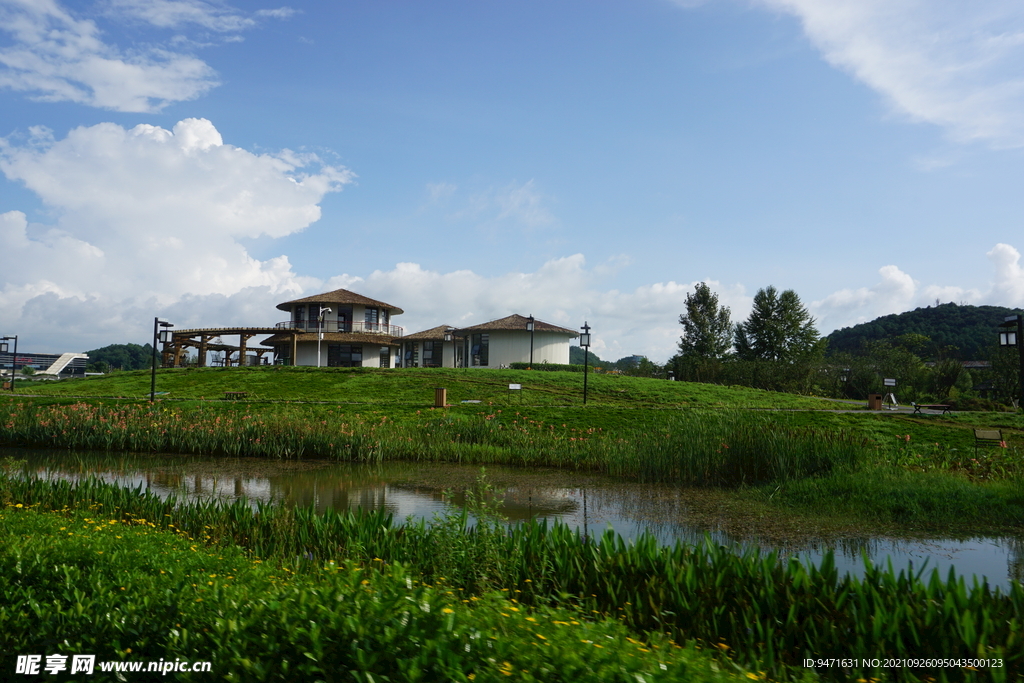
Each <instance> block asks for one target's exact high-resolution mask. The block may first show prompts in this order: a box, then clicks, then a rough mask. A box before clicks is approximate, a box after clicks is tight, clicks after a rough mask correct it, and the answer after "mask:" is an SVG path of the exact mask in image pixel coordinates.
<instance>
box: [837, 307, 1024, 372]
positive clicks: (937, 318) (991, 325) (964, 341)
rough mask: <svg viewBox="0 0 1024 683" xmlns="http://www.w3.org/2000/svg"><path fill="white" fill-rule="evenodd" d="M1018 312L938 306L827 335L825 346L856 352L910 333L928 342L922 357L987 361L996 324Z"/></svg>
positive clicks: (999, 308) (999, 309) (839, 350)
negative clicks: (877, 342)
mask: <svg viewBox="0 0 1024 683" xmlns="http://www.w3.org/2000/svg"><path fill="white" fill-rule="evenodd" d="M1018 312H1019V311H1017V310H1014V309H1012V308H1004V307H1003V306H968V305H958V304H955V303H948V304H939V305H936V306H928V307H927V308H918V309H915V310H913V311H907V312H905V313H896V314H893V315H884V316H882V317H880V318H876V319H875V320H872V321H871V322H867V323H861V324H859V325H854V326H853V327H844V328H843V329H841V330H836V331H835V332H833V333H832V334H830V335H828V337H827V339H828V346H829V350H830V351H832V352H846V353H856V352H858V351H860V350H861V349H862V348H863V347H864V346H865V345H866V344H868V343H870V342H876V341H882V340H885V339H893V338H896V337H901V336H904V335H909V334H913V335H918V336H921V337H925V338H926V339H927V340H928V344H927V345H926V347H925V348H923V349H921V353H922V355H923V356H924V357H925V358H928V359H932V360H938V359H939V358H941V357H944V356H946V355H950V354H951V355H952V356H953V357H954V358H960V359H962V360H981V359H986V358H988V351H989V349H990V348H991V347H992V346H993V345H994V344H995V342H996V332H998V328H997V326H998V325H999V323H1001V322H1002V321H1003V318H1004V317H1006V316H1008V315H1013V314H1014V313H1018Z"/></svg>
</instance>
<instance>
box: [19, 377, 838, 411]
mask: <svg viewBox="0 0 1024 683" xmlns="http://www.w3.org/2000/svg"><path fill="white" fill-rule="evenodd" d="M511 383H519V384H522V386H523V391H522V393H521V394H515V395H511V394H510V393H509V390H508V385H509V384H511ZM434 387H446V388H447V389H448V402H449V403H451V404H455V405H456V407H457V408H458V407H459V405H458V404H459V403H460V402H461V401H466V400H477V401H482V402H483V403H485V404H486V403H494V404H502V405H503V404H509V405H519V404H520V402H522V403H524V404H526V405H528V406H552V407H554V406H581V405H582V403H583V375H582V374H579V373H564V372H531V371H527V370H481V369H473V370H453V369H447V368H403V369H399V370H378V369H371V368H307V367H280V366H273V367H246V368H175V369H162V370H160V371H158V372H157V391H159V392H162V396H161V398H164V399H170V400H176V399H199V398H205V399H214V398H216V399H220V398H223V397H224V392H227V391H246V392H248V393H249V399H250V400H272V401H309V400H312V401H323V402H328V403H360V404H375V405H380V406H402V405H404V406H416V407H419V408H424V407H428V406H431V405H433V399H434ZM149 388H150V373H149V372H148V371H146V372H122V373H117V374H114V375H110V376H106V377H89V378H87V379H84V380H74V381H66V382H59V383H53V384H52V385H47V386H40V387H39V388H38V391H35V390H34V391H33V393H38V394H40V395H44V396H82V397H123V398H137V399H143V398H148V396H149ZM587 391H588V397H587V401H588V410H589V409H590V407H595V408H598V407H621V408H644V409H646V408H683V407H690V408H717V407H733V408H803V409H812V410H813V409H823V410H827V409H832V408H835V404H834V403H832V402H830V401H824V400H822V399H817V398H811V397H803V396H792V395H789V394H778V393H774V392H767V391H759V390H755V389H746V388H742V387H723V386H715V385H706V384H690V383H684V382H655V381H651V380H649V379H646V378H639V377H624V376H621V375H606V374H593V375H591V376H590V378H589V379H588V390H587Z"/></svg>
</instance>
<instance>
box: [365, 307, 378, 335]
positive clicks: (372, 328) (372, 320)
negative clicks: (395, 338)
mask: <svg viewBox="0 0 1024 683" xmlns="http://www.w3.org/2000/svg"><path fill="white" fill-rule="evenodd" d="M379 320H380V309H378V308H367V309H366V331H367V332H376V331H377V330H378V327H377V324H378V322H379Z"/></svg>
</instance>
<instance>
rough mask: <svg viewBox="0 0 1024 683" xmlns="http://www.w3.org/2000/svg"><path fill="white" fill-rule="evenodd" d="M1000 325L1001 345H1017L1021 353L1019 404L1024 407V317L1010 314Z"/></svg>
mask: <svg viewBox="0 0 1024 683" xmlns="http://www.w3.org/2000/svg"><path fill="white" fill-rule="evenodd" d="M999 327H1000V328H1002V329H1001V330H1000V332H999V345H1000V346H1016V347H1017V353H1018V354H1019V365H1018V371H1019V377H1018V382H1019V384H1020V386H1019V390H1020V392H1021V400H1020V401H1019V402H1018V403H1017V406H1018V407H1020V408H1024V317H1021V316H1019V315H1008V316H1006V317H1005V318H1003V322H1001V323H999Z"/></svg>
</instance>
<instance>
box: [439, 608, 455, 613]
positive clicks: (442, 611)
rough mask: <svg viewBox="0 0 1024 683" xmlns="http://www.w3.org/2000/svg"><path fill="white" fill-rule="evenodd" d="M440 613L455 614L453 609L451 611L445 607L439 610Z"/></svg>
mask: <svg viewBox="0 0 1024 683" xmlns="http://www.w3.org/2000/svg"><path fill="white" fill-rule="evenodd" d="M441 613H442V614H455V610H453V609H451V608H449V607H445V608H444V609H443V610H441Z"/></svg>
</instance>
